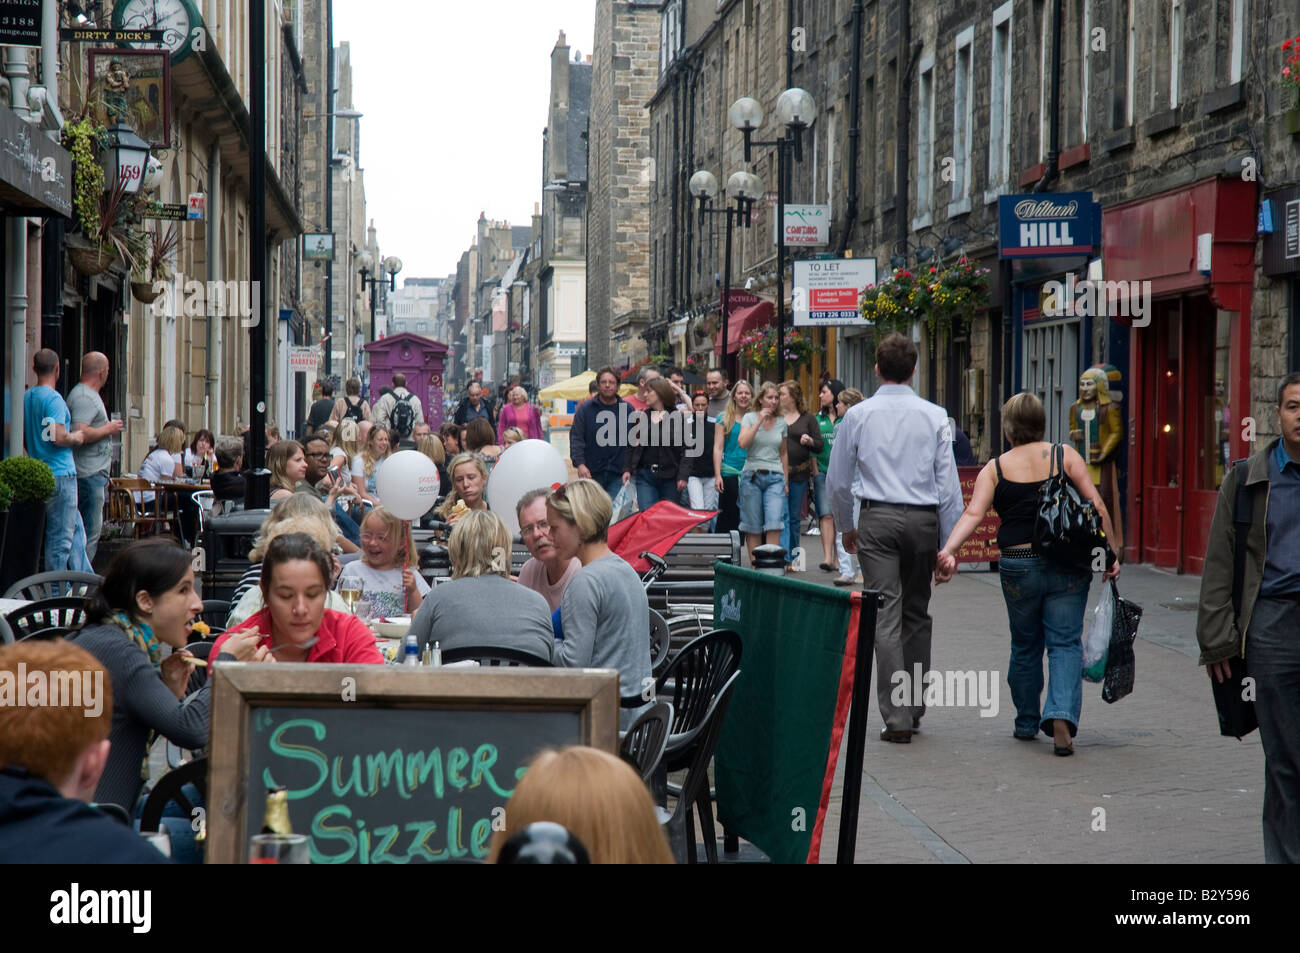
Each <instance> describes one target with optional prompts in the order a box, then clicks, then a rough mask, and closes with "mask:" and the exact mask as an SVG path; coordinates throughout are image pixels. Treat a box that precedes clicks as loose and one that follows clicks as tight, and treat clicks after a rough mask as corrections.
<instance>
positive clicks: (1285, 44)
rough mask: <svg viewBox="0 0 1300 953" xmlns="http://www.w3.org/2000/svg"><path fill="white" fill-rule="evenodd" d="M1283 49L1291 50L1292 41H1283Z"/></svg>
mask: <svg viewBox="0 0 1300 953" xmlns="http://www.w3.org/2000/svg"><path fill="white" fill-rule="evenodd" d="M1282 49H1284V50H1289V49H1291V41H1290V40H1283V41H1282Z"/></svg>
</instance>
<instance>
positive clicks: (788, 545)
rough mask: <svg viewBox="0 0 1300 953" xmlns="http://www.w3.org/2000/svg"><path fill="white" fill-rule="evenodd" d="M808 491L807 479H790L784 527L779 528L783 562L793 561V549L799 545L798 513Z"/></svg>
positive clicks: (799, 521)
mask: <svg viewBox="0 0 1300 953" xmlns="http://www.w3.org/2000/svg"><path fill="white" fill-rule="evenodd" d="M807 492H808V481H807V480H799V481H798V482H796V481H794V480H791V481H790V494H789V495H788V496H787V497H786V501H785V527H784V528H783V529H782V530H781V548H782V549H784V550H785V564H786V565H787V566H788V565H790V564H791V563H792V562H794V551H795V550H796V549H797V548H798V547H799V540H800V534H799V529H800V524H801V523H802V522H803V520H801V519H800V518H799V514H800V513H802V512H803V498H804V494H806V493H807Z"/></svg>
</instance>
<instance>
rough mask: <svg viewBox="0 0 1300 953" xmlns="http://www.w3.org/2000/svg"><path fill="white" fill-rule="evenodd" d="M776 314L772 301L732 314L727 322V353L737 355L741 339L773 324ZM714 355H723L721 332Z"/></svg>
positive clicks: (762, 302)
mask: <svg viewBox="0 0 1300 953" xmlns="http://www.w3.org/2000/svg"><path fill="white" fill-rule="evenodd" d="M775 313H776V305H774V304H773V303H772V302H770V301H760V302H759V303H758V304H756V305H751V306H750V307H748V308H737V309H736V310H735V311H733V312H731V317H730V318H729V319H728V321H727V353H728V354H735V353H736V352H737V351H739V350H740V339H741V338H742V337H744V336H745V335H746V334H748V333H749V332H751V331H753V330H755V329H757V328H761V327H763V326H764V325H767V324H771V323H772V315H773V314H775ZM713 353H714V354H721V353H722V332H721V331H719V332H718V338H717V340H716V341H714V343H713Z"/></svg>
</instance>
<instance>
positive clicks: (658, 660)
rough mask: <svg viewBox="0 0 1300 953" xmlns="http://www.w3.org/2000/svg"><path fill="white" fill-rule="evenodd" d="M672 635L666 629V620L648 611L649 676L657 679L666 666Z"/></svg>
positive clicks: (654, 612) (656, 613) (652, 610)
mask: <svg viewBox="0 0 1300 953" xmlns="http://www.w3.org/2000/svg"><path fill="white" fill-rule="evenodd" d="M671 637H672V633H671V631H670V630H669V628H668V620H667V619H665V618H664V617H663V616H662V615H660V614H659V613H658V612H656V611H655V610H654V609H651V610H650V674H651V675H653V676H655V677H656V678H658V677H659V674H660V673H661V672H662V671H663V670H664V668H666V667H667V665H668V648H669V645H670V642H671Z"/></svg>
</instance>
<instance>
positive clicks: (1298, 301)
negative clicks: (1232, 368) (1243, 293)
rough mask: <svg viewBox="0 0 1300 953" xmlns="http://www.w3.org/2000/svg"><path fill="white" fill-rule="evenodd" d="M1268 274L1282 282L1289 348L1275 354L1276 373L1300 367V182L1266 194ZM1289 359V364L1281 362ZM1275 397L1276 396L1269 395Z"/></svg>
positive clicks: (1264, 223) (1264, 220)
mask: <svg viewBox="0 0 1300 953" xmlns="http://www.w3.org/2000/svg"><path fill="white" fill-rule="evenodd" d="M1260 231H1261V232H1263V233H1264V256H1263V259H1264V267H1263V271H1264V274H1265V276H1267V277H1268V278H1271V279H1273V281H1275V282H1278V283H1279V284H1280V285H1281V289H1280V290H1281V291H1282V305H1283V307H1284V308H1285V309H1286V314H1287V324H1286V328H1285V332H1286V340H1287V347H1286V350H1285V351H1282V352H1280V353H1278V354H1277V355H1276V356H1275V357H1273V359H1272V360H1273V365H1274V366H1273V369H1272V374H1273V376H1277V377H1281V376H1284V375H1285V374H1286V373H1289V372H1290V371H1297V370H1300V185H1293V186H1291V187H1289V188H1285V189H1277V190H1276V191H1273V192H1268V193H1265V195H1264V201H1263V209H1262V212H1261V214H1260ZM1282 360H1285V361H1286V365H1285V366H1279V364H1278V362H1280V361H1282ZM1267 396H1268V397H1270V398H1271V397H1272V395H1271V394H1270V395H1267Z"/></svg>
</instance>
